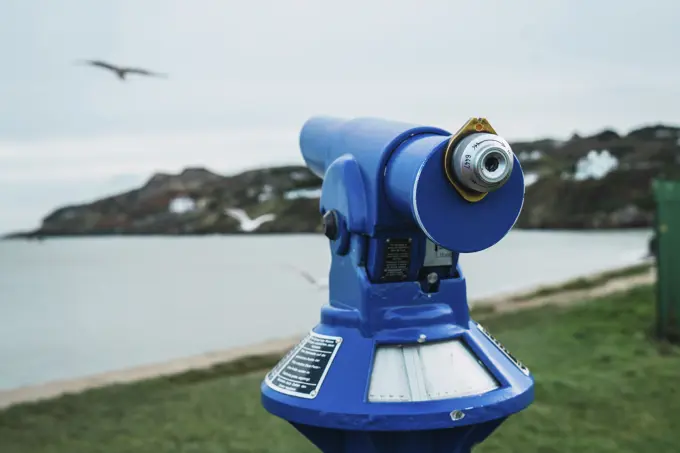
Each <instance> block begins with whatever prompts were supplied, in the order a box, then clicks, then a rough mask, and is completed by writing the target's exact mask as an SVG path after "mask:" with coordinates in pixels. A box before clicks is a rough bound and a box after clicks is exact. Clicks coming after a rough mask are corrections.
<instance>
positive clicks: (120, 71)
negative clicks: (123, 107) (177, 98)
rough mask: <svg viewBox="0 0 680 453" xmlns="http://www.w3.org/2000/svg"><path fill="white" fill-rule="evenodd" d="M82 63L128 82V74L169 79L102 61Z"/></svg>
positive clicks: (157, 74)
mask: <svg viewBox="0 0 680 453" xmlns="http://www.w3.org/2000/svg"><path fill="white" fill-rule="evenodd" d="M81 63H83V64H86V65H89V66H94V67H96V68H102V69H108V70H109V71H112V72H113V73H114V74H116V75H117V76H118V78H119V79H120V80H122V81H125V80H126V79H125V76H127V75H128V74H139V75H143V76H147V77H162V78H165V77H167V76H166V75H165V74H160V73H157V72H152V71H147V70H146V69H142V68H130V67H124V66H116V65H113V64H111V63H107V62H105V61H101V60H85V61H82V62H81Z"/></svg>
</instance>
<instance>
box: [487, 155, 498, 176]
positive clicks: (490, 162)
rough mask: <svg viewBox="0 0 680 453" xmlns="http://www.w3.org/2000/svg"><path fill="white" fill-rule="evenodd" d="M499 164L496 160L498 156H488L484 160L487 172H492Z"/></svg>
mask: <svg viewBox="0 0 680 453" xmlns="http://www.w3.org/2000/svg"><path fill="white" fill-rule="evenodd" d="M499 165H500V163H499V162H498V158H497V157H496V156H489V157H487V158H486V159H485V160H484V168H485V169H486V171H487V172H489V173H493V172H495V171H496V170H498V166H499Z"/></svg>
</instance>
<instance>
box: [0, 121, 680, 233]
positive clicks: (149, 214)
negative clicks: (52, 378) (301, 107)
mask: <svg viewBox="0 0 680 453" xmlns="http://www.w3.org/2000/svg"><path fill="white" fill-rule="evenodd" d="M512 147H513V150H514V151H515V153H516V154H517V156H518V157H519V159H520V161H521V163H522V168H523V170H524V172H525V176H526V182H527V188H526V200H525V203H524V208H523V211H522V214H521V216H520V218H519V220H518V222H517V225H516V227H517V228H527V229H610V228H640V227H651V226H652V224H653V218H654V200H653V196H652V192H651V182H652V180H653V179H655V178H666V179H678V178H680V128H679V127H671V126H664V125H656V126H648V127H643V128H639V129H635V130H633V131H631V132H629V133H628V134H625V135H620V134H618V133H617V132H615V131H612V130H605V131H602V132H600V133H598V134H595V135H593V136H588V137H580V136H578V135H574V136H573V137H571V138H570V139H569V140H566V141H558V140H551V139H542V140H535V141H528V142H515V143H512ZM320 187H321V180H320V179H319V178H318V177H316V176H315V175H313V174H312V173H311V172H310V171H309V170H307V168H305V167H303V166H284V167H275V168H263V169H255V170H250V171H246V172H243V173H240V174H237V175H231V176H224V175H219V174H216V173H214V172H211V171H210V170H208V169H204V168H187V169H185V170H184V171H182V172H181V173H179V174H174V175H173V174H163V173H159V174H155V175H153V176H152V177H151V178H150V179H149V180H148V182H147V183H146V184H144V185H143V186H142V187H139V188H136V189H133V190H130V191H128V192H125V193H121V194H118V195H114V196H110V197H107V198H103V199H101V200H97V201H95V202H92V203H87V204H74V205H67V206H63V207H60V208H58V209H56V210H54V211H52V212H51V213H49V214H48V215H47V216H45V217H44V218H43V221H42V225H41V226H40V228H38V229H37V230H34V231H27V232H18V233H14V234H11V235H10V236H9V237H15V238H16V237H34V238H41V237H50V236H81V235H181V234H193V235H200V234H237V233H251V234H252V233H260V234H262V233H314V232H319V231H321V223H320V220H321V219H320V215H319V198H318V197H319V195H320ZM233 210H236V212H235V211H233ZM239 211H240V212H239ZM243 214H246V215H247V216H248V217H249V218H250V219H253V220H252V221H247V220H245V221H242V220H241V219H239V216H241V217H242V216H243ZM266 214H269V215H268V216H266V217H262V218H260V220H259V221H258V220H256V219H257V218H258V217H260V216H262V215H266Z"/></svg>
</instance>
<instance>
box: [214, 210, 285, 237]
mask: <svg viewBox="0 0 680 453" xmlns="http://www.w3.org/2000/svg"><path fill="white" fill-rule="evenodd" d="M224 213H225V214H227V215H228V216H229V217H231V218H232V219H236V220H237V221H238V222H239V225H240V227H241V231H245V232H251V231H255V230H257V229H258V228H260V226H262V224H263V223H267V222H271V221H272V220H274V219H276V215H274V214H271V213H269V214H263V215H261V216H260V217H258V218H256V219H251V218H250V217H248V214H246V212H245V211H244V210H243V209H237V208H227V209H225V210H224Z"/></svg>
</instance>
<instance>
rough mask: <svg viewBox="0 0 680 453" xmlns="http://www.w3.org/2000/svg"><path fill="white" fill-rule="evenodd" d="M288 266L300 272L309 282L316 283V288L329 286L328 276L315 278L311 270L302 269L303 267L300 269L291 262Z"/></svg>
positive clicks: (320, 288)
mask: <svg viewBox="0 0 680 453" xmlns="http://www.w3.org/2000/svg"><path fill="white" fill-rule="evenodd" d="M286 267H287V268H289V269H293V270H294V271H296V272H297V273H298V274H300V275H301V276H302V278H304V279H305V280H307V281H308V282H309V283H311V284H312V285H314V286H315V287H316V289H318V290H322V289H326V288H328V279H327V278H324V279H318V278H314V276H312V275H311V274H310V273H309V272H307V271H305V270H302V269H298V268H297V267H295V266H291V265H290V264H288V265H286Z"/></svg>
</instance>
